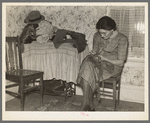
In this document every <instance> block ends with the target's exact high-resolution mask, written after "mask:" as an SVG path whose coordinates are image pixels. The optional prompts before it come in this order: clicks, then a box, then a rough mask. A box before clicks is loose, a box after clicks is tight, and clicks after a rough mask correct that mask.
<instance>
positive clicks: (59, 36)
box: [20, 11, 87, 53]
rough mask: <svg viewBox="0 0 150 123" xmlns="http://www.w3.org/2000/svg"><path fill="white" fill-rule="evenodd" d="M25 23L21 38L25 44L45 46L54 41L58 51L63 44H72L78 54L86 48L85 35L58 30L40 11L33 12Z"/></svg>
mask: <svg viewBox="0 0 150 123" xmlns="http://www.w3.org/2000/svg"><path fill="white" fill-rule="evenodd" d="M24 22H25V23H27V25H26V26H25V27H24V29H23V31H22V34H21V36H20V37H21V41H22V42H23V43H24V44H27V43H31V42H32V41H37V42H39V43H41V44H45V43H47V42H49V41H52V42H53V43H54V47H55V48H56V49H57V48H59V46H60V45H61V44H63V43H70V44H72V46H73V47H74V48H77V50H78V53H81V52H82V51H84V50H85V48H86V45H87V40H86V39H85V35H84V34H82V33H79V32H75V31H71V30H66V29H58V28H57V27H55V26H53V25H52V23H51V22H50V21H47V20H45V17H44V16H43V15H41V14H40V12H39V11H31V12H30V13H29V15H28V16H27V17H26V19H25V20H24Z"/></svg>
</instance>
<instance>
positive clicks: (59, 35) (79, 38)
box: [52, 29, 87, 53]
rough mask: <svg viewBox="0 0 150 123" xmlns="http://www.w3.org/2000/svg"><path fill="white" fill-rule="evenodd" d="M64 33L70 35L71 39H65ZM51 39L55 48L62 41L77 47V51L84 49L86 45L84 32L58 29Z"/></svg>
mask: <svg viewBox="0 0 150 123" xmlns="http://www.w3.org/2000/svg"><path fill="white" fill-rule="evenodd" d="M66 35H71V37H72V39H66ZM52 41H53V43H54V47H55V48H58V47H59V46H60V45H61V44H63V43H71V44H73V46H74V47H75V48H77V50H78V53H81V52H82V51H84V50H85V47H86V45H87V41H86V40H85V35H84V34H82V33H78V32H74V31H69V30H65V29H58V30H57V32H56V34H55V37H54V39H53V40H52Z"/></svg>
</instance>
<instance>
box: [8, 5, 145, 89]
mask: <svg viewBox="0 0 150 123" xmlns="http://www.w3.org/2000/svg"><path fill="white" fill-rule="evenodd" d="M32 10H39V11H40V13H41V14H42V15H44V16H45V19H46V20H48V21H51V22H52V24H53V25H54V26H56V27H58V28H60V29H67V30H72V31H76V32H80V33H84V34H85V35H86V40H87V41H88V45H89V49H90V50H91V49H92V42H93V35H94V33H95V32H96V29H95V25H96V23H97V21H98V19H99V18H100V17H102V16H104V15H106V13H107V7H106V6H7V7H6V36H17V35H19V34H21V32H22V29H23V28H24V26H25V25H26V24H25V23H24V19H25V18H26V16H27V15H28V13H29V12H30V11H32ZM122 83H129V84H132V85H138V86H143V85H144V67H142V68H141V67H139V68H135V67H125V68H124V70H123V74H122Z"/></svg>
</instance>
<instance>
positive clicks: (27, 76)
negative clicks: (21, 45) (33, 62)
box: [6, 69, 44, 82]
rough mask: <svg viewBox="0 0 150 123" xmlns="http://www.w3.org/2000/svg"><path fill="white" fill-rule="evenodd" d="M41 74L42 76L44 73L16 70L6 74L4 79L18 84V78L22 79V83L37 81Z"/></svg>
mask: <svg viewBox="0 0 150 123" xmlns="http://www.w3.org/2000/svg"><path fill="white" fill-rule="evenodd" d="M41 74H42V75H43V74H44V72H42V71H35V70H25V69H18V70H13V71H8V72H6V79H7V80H11V81H14V82H19V81H20V78H22V79H23V81H25V82H26V81H28V80H33V79H38V78H39V77H40V76H41Z"/></svg>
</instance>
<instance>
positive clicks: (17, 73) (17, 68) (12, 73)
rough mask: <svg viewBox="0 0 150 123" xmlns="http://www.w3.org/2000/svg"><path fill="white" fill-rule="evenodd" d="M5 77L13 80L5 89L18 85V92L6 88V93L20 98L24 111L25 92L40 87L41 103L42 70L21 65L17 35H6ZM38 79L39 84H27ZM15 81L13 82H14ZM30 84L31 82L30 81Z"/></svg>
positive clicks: (19, 44)
mask: <svg viewBox="0 0 150 123" xmlns="http://www.w3.org/2000/svg"><path fill="white" fill-rule="evenodd" d="M6 69H7V70H6V79H7V80H10V82H13V84H11V85H7V86H6V89H8V88H12V87H15V86H19V91H18V93H15V92H12V91H9V90H6V93H7V94H10V95H12V96H14V97H18V98H20V99H21V110H22V111H24V102H25V94H26V93H27V92H30V91H32V90H34V89H36V88H39V87H40V95H41V104H43V74H44V72H42V71H34V70H24V69H23V65H22V54H21V43H20V38H19V36H18V37H6ZM36 79H40V83H39V85H38V86H37V85H35V84H33V86H32V85H29V83H30V82H34V80H36ZM14 83H15V84H14ZM31 84H32V83H31Z"/></svg>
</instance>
